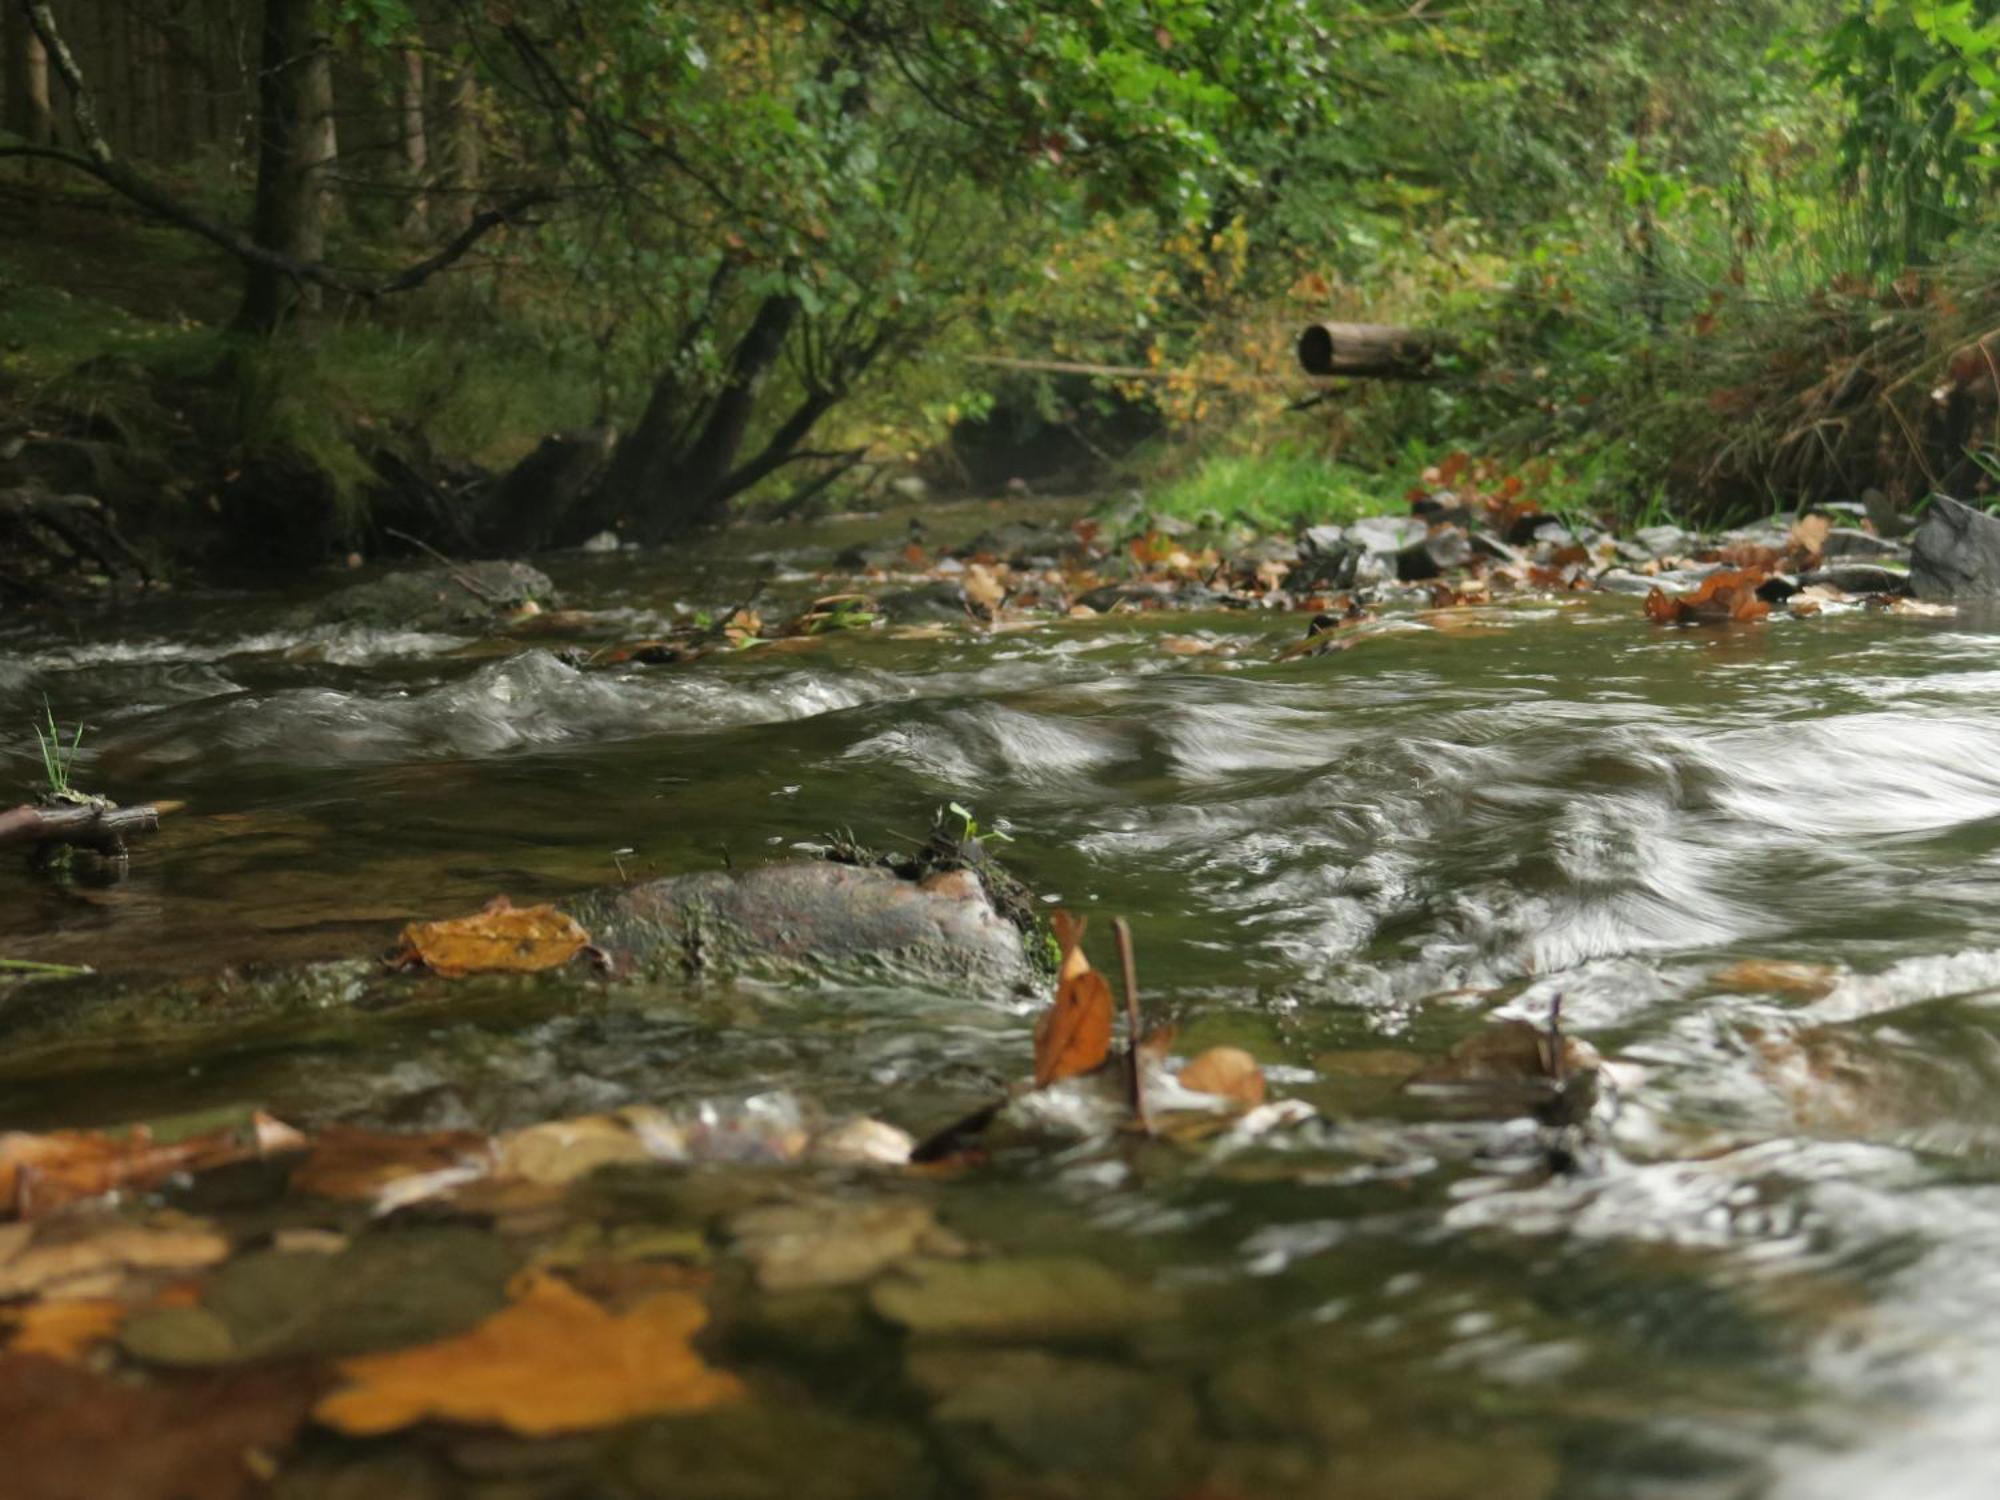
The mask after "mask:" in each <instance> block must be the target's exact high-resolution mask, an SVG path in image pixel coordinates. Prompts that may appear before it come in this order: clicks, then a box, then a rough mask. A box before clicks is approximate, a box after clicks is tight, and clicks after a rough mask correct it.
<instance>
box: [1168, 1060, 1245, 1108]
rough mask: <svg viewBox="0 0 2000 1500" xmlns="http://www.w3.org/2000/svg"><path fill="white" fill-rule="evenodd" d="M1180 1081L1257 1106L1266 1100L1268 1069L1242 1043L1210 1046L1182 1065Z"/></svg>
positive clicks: (1200, 1091)
mask: <svg viewBox="0 0 2000 1500" xmlns="http://www.w3.org/2000/svg"><path fill="white" fill-rule="evenodd" d="M1180 1081H1181V1087H1183V1088H1190V1089H1194V1090H1195V1091H1196V1092H1198V1093H1203V1094H1220V1095H1222V1097H1223V1098H1225V1099H1234V1100H1236V1101H1237V1102H1238V1103H1239V1104H1248V1105H1250V1106H1252V1107H1253V1108H1254V1107H1255V1106H1257V1105H1259V1104H1262V1103H1263V1102H1264V1070H1263V1069H1262V1068H1260V1067H1258V1066H1257V1059H1256V1058H1254V1057H1252V1056H1251V1055H1250V1054H1249V1053H1247V1052H1245V1051H1244V1050H1243V1049H1242V1048H1241V1047H1210V1048H1209V1049H1208V1050H1207V1051H1206V1052H1203V1053H1201V1054H1200V1055H1199V1056H1197V1057H1195V1058H1193V1059H1192V1060H1191V1061H1190V1062H1189V1063H1188V1065H1187V1066H1186V1067H1184V1068H1182V1069H1181V1073H1180Z"/></svg>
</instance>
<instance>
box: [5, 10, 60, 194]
mask: <svg viewBox="0 0 2000 1500" xmlns="http://www.w3.org/2000/svg"><path fill="white" fill-rule="evenodd" d="M0 9H3V10H4V11H5V14H6V33H5V40H6V46H7V76H6V80H5V89H6V101H7V111H6V124H7V129H8V131H9V132H11V133H12V134H14V135H17V136H20V137H21V138H22V139H23V140H25V141H27V142H28V143H29V144H30V145H35V146H47V145H50V144H52V143H53V142H54V141H55V138H56V116H55V111H54V110H53V109H51V108H50V107H49V56H48V53H47V51H46V50H44V48H43V47H42V41H41V38H40V37H38V36H36V35H35V33H34V32H33V31H31V30H30V29H29V27H28V17H27V14H26V12H24V11H23V10H22V9H21V7H20V6H19V5H16V4H12V3H6V4H4V5H0ZM30 174H31V175H33V168H32V166H31V168H30Z"/></svg>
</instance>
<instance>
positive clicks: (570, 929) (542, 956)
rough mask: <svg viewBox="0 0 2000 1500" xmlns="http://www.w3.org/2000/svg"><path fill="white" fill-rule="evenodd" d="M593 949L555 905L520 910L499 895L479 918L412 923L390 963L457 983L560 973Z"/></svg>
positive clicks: (572, 922) (579, 929) (572, 920)
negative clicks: (469, 977) (490, 976)
mask: <svg viewBox="0 0 2000 1500" xmlns="http://www.w3.org/2000/svg"><path fill="white" fill-rule="evenodd" d="M589 946H590V934H589V933H587V932H585V931H584V930H583V929H582V928H581V927H579V926H578V925H577V923H576V919H575V918H573V917H570V916H567V915H565V914H564V913H562V912H559V911H557V910H556V909H555V908H554V907H553V906H515V905H514V904H513V903H512V902H510V901H509V900H508V899H507V898H506V897H505V896H495V897H494V898H493V899H492V900H491V901H489V902H487V903H486V905H485V906H484V907H483V908H482V909H481V910H480V911H478V912H477V913H475V914H474V915H472V916H469V917H455V918H452V919H450V920H448V921H443V922H412V923H411V924H410V925H409V926H408V927H405V928H404V929H403V936H402V939H401V941H400V944H399V946H398V947H397V949H396V952H395V954H394V955H393V956H392V957H391V958H390V960H389V962H390V963H391V964H392V965H394V966H395V967H397V968H409V967H413V966H417V965H421V966H423V967H424V968H427V969H429V970H430V971H431V972H432V973H434V974H440V975H443V976H444V977H446V978H449V979H456V978H459V977H461V976H463V975H466V974H494V973H499V974H536V973H540V972H541V971H542V970H544V969H554V968H559V967H561V966H562V965H563V964H566V963H568V962H569V961H570V960H571V959H573V958H575V957H576V956H577V954H579V953H581V952H582V951H583V950H584V949H585V948H587V947H589Z"/></svg>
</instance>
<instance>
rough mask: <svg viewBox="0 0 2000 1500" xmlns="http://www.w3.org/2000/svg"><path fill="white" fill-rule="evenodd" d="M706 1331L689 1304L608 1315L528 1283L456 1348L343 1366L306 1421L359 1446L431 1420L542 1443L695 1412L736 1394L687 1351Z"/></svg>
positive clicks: (650, 1302) (642, 1305)
mask: <svg viewBox="0 0 2000 1500" xmlns="http://www.w3.org/2000/svg"><path fill="white" fill-rule="evenodd" d="M707 1319H708V1311H707V1309H706V1308H704V1307H703V1306H702V1303H701V1299H700V1298H699V1297H696V1296H694V1295H693V1294H691V1293H689V1292H683V1291H664V1292H660V1293H658V1294H657V1295H655V1296H651V1297H647V1298H645V1299H644V1300H643V1301H641V1302H639V1303H638V1304H637V1305H635V1306H634V1307H633V1308H632V1309H631V1310H630V1311H629V1312H626V1313H623V1314H614V1313H610V1312H607V1311H606V1310H605V1309H604V1308H602V1307H600V1306H598V1305H597V1304H596V1303H595V1302H593V1301H591V1300H590V1299H589V1298H588V1297H586V1296H584V1295H583V1294H582V1293H581V1292H579V1291H577V1290H575V1289H574V1288H573V1287H571V1286H570V1285H569V1284H568V1283H567V1282H565V1281H562V1280H560V1279H558V1278H557V1277H555V1276H551V1275H549V1274H548V1273H546V1272H530V1273H529V1274H528V1275H527V1277H525V1278H524V1283H523V1287H522V1291H521V1295H520V1297H519V1300H517V1301H516V1302H514V1303H513V1304H512V1305H511V1306H509V1307H505V1308H502V1309H501V1310H500V1311H499V1312H497V1313H495V1314H494V1315H493V1316H492V1317H490V1318H488V1319H487V1320H486V1321H485V1322H483V1323H481V1324H480V1325H479V1326H478V1327H476V1328H474V1329H472V1330H470V1331H469V1332H467V1333H463V1334H460V1335H459V1336H458V1337H457V1338H453V1339H446V1340H444V1341H443V1342H441V1343H436V1344H424V1345H421V1346H419V1347H417V1348H415V1349H399V1350H395V1351H393V1352H390V1353H387V1354H364V1355H361V1356H359V1357H358V1358H354V1359H347V1360H342V1361H341V1362H340V1364H339V1365H338V1366H337V1368H338V1370H339V1372H340V1374H341V1375H342V1376H343V1377H345V1378H346V1379H347V1380H348V1381H350V1382H352V1383H351V1384H350V1385H348V1386H347V1387H346V1388H345V1389H343V1390H338V1391H335V1392H334V1393H333V1394H332V1395H330V1396H328V1397H326V1398H325V1399H324V1400H323V1401H321V1402H320V1403H319V1405H318V1407H317V1408H315V1412H314V1414H315V1415H316V1416H317V1417H318V1418H319V1420H320V1421H322V1422H324V1423H326V1424H327V1425H328V1426H330V1427H337V1428H339V1429H340V1430H341V1431H342V1432H348V1433H353V1434H355V1435H357V1436H363V1437H366V1436H372V1435H374V1434H376V1433H383V1432H394V1431H395V1430H396V1429H398V1428H401V1427H410V1426H413V1425H415V1424H416V1423H418V1422H424V1421H433V1420H435V1421H444V1422H464V1423H469V1424H473V1425H478V1426H489V1425H490V1426H499V1427H506V1428H508V1429H510V1430H512V1431H514V1432H517V1433H521V1434H523V1435H524V1436H528V1437H543V1436H547V1435H549V1434H552V1433H558V1432H588V1431H591V1430H593V1429H596V1428H600V1427H611V1426H615V1425H617V1424H618V1423H621V1422H630V1421H634V1420H636V1419H638V1418H640V1417H653V1416H665V1415H669V1414H671V1413H675V1412H693V1411H702V1410H704V1409H706V1408H708V1407H711V1406H714V1405H716V1404H717V1403H719V1402H723V1401H729V1400H733V1399H734V1398H736V1397H738V1396H740V1395H741V1394H742V1393H743V1387H742V1384H741V1382H739V1381H738V1380H737V1379H736V1377H735V1376H733V1375H729V1374H725V1373H724V1372H722V1371H720V1370H715V1369H711V1368H710V1367H709V1366H708V1364H706V1363H705V1362H704V1361H703V1359H702V1357H701V1355H700V1354H698V1353H696V1352H695V1349H694V1346H693V1345H692V1344H691V1343H689V1340H690V1339H692V1338H693V1337H694V1335H695V1334H696V1333H697V1332H698V1331H699V1330H700V1328H701V1326H702V1324H703V1323H704V1322H706V1321H707Z"/></svg>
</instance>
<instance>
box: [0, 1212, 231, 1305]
mask: <svg viewBox="0 0 2000 1500" xmlns="http://www.w3.org/2000/svg"><path fill="white" fill-rule="evenodd" d="M10 1245H11V1249H9V1250H8V1251H7V1252H6V1253H4V1254H0V1299H7V1298H13V1297H28V1296H35V1297H45V1298H56V1299H73V1300H82V1299H90V1298H97V1297H105V1296H109V1295H111V1294H112V1293H113V1292H116V1291H118V1290H119V1289H120V1288H121V1287H122V1286H124V1285H125V1283H126V1280H127V1278H128V1277H129V1276H130V1275H132V1274H133V1273H135V1272H137V1273H148V1274H150V1275H151V1276H152V1277H153V1278H154V1279H157V1278H158V1277H160V1276H164V1275H172V1274H175V1273H179V1272H185V1271H195V1270H200V1269H201V1268H202V1267H204V1266H212V1265H214V1264H216V1263H217V1262H218V1261H221V1260H224V1259H226V1258H227V1257H228V1255H229V1238H228V1236H226V1235H224V1234H222V1233H221V1232H220V1231H219V1230H217V1229H215V1228H214V1227H213V1226H212V1225H210V1224H208V1223H207V1222H205V1221H204V1220H201V1219H196V1218H192V1217H190V1216H188V1215H186V1214H177V1213H161V1214H155V1215H153V1216H152V1217H151V1218H148V1219H143V1220H128V1219H110V1220H106V1221H94V1220H82V1221H79V1222H74V1223H72V1222H69V1221H66V1220H65V1221H61V1222H60V1223H59V1224H58V1225H57V1226H56V1232H55V1233H50V1232H48V1231H47V1230H46V1229H45V1230H43V1231H41V1232H38V1233H37V1234H36V1235H35V1236H34V1238H33V1240H32V1242H25V1241H24V1242H21V1243H18V1244H14V1243H13V1240H12V1237H10Z"/></svg>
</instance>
